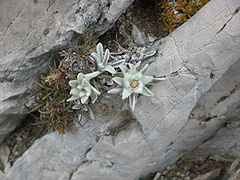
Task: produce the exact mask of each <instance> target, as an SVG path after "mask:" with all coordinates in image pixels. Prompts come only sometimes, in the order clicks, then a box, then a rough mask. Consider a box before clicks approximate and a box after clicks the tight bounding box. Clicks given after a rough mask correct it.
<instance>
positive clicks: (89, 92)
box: [67, 72, 100, 104]
mask: <svg viewBox="0 0 240 180" xmlns="http://www.w3.org/2000/svg"><path fill="white" fill-rule="evenodd" d="M97 75H99V72H94V73H90V74H86V75H84V74H82V73H79V74H78V75H77V79H76V80H72V81H69V85H70V86H71V87H72V89H71V91H70V94H71V95H72V97H70V98H69V99H68V100H67V101H75V100H80V101H81V103H82V104H87V103H88V102H89V98H91V101H92V103H94V102H95V101H96V100H97V98H98V96H99V95H100V92H99V91H98V90H97V89H96V88H94V87H93V86H92V85H91V84H90V82H89V81H90V79H92V78H94V77H96V76H97Z"/></svg>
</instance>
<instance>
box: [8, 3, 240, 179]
mask: <svg viewBox="0 0 240 180" xmlns="http://www.w3.org/2000/svg"><path fill="white" fill-rule="evenodd" d="M239 7H240V2H239V1H238V0H229V1H221V0H212V1H210V2H209V3H208V4H207V5H206V6H205V7H204V8H202V9H201V10H200V11H199V12H198V13H197V14H196V15H195V16H193V17H192V18H191V19H190V20H189V21H188V22H187V23H185V24H184V25H182V26H181V27H180V28H178V29H177V30H176V31H175V32H173V33H172V34H171V35H170V36H168V37H166V38H165V39H163V40H161V41H160V42H158V43H156V44H155V46H154V47H157V49H158V55H157V57H156V59H155V60H153V62H152V64H151V65H150V69H149V71H148V73H149V74H153V75H156V76H166V77H167V80H165V81H162V82H159V83H156V84H155V85H154V86H153V88H152V91H153V92H154V94H155V96H154V97H153V98H146V97H141V98H140V99H139V102H138V104H137V106H136V110H135V113H133V114H132V115H130V113H127V114H129V115H127V116H126V118H129V119H134V118H135V119H136V120H132V121H129V120H127V121H125V122H129V123H128V125H127V126H122V125H121V126H119V128H120V127H121V128H120V131H117V128H115V129H116V131H114V133H110V134H107V135H106V134H105V133H106V132H108V127H109V126H111V127H116V125H113V124H118V123H113V122H117V121H119V120H120V119H122V118H121V117H122V116H121V115H119V114H121V113H122V112H126V109H121V108H119V106H117V104H118V102H115V99H114V102H115V103H116V104H114V105H113V106H112V105H111V103H106V104H108V106H107V108H104V106H102V105H96V107H97V108H98V110H97V109H96V110H95V112H96V114H97V115H98V116H101V117H96V120H93V121H87V122H86V123H85V125H84V126H83V127H81V128H80V129H79V130H78V133H79V134H76V136H73V135H72V134H67V135H65V136H64V137H65V138H66V139H67V141H63V140H62V141H61V140H60V139H61V138H60V137H58V136H56V134H54V133H53V134H49V135H47V136H45V137H43V138H41V139H40V140H38V141H37V142H36V143H35V144H34V145H33V146H32V147H31V148H30V149H29V150H27V151H26V153H25V154H24V155H23V156H22V157H21V158H19V159H18V160H17V161H16V163H15V164H14V165H13V167H12V168H11V169H10V170H9V171H8V172H7V173H6V176H5V178H3V179H4V180H5V179H7V180H8V179H21V177H24V179H27V180H33V179H36V177H38V179H49V180H51V179H53V180H55V179H64V178H68V179H72V180H79V179H84V180H85V179H87V180H95V179H106V180H111V179H115V180H122V179H126V180H132V179H138V178H139V177H140V176H142V175H145V174H148V173H150V172H156V171H161V170H162V169H164V168H165V167H166V166H168V165H170V164H172V163H174V162H175V161H176V160H177V159H178V158H180V157H181V156H182V155H183V154H185V153H187V152H188V151H190V150H192V149H193V148H195V147H197V146H198V145H200V144H201V143H202V142H203V141H205V140H206V139H208V138H209V137H211V136H212V135H214V134H215V132H216V131H217V130H218V129H219V128H220V127H222V126H223V124H225V122H226V121H227V119H228V118H233V117H235V116H237V115H238V113H239V103H240V96H239V93H240V89H239V84H240V76H239V68H240V54H239V49H240V23H239V22H240V13H238V10H239ZM226 94H227V95H226ZM223 96H227V97H224V98H223ZM120 107H121V106H120ZM101 108H102V110H104V109H108V110H110V111H108V113H107V114H106V116H105V115H103V111H100V110H101ZM124 114H125V113H124ZM107 124H109V126H107ZM123 127H124V128H123ZM111 132H113V131H111ZM67 142H68V143H67ZM89 142H92V143H90V144H89ZM70 146H72V147H70ZM41 147H42V148H41ZM74 147H77V148H74ZM66 148H67V149H68V150H66ZM74 149H75V150H74ZM46 151H48V152H47V153H46ZM78 152H81V153H82V154H83V157H84V158H79V159H77V160H76V161H75V160H74V161H73V159H74V158H76V157H79V156H78V155H77V153H78ZM65 153H67V154H68V156H66V155H65ZM40 154H41V160H40ZM35 157H38V158H35ZM62 157H65V158H62ZM49 158H50V160H51V161H50V162H51V163H49V161H47V159H49ZM36 159H38V160H36ZM83 159H85V160H83ZM43 162H45V163H43ZM70 162H74V163H73V165H71V164H70ZM43 169H44V172H43Z"/></svg>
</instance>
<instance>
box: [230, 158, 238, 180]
mask: <svg viewBox="0 0 240 180" xmlns="http://www.w3.org/2000/svg"><path fill="white" fill-rule="evenodd" d="M227 175H228V176H229V178H228V179H229V180H238V179H240V159H236V160H235V161H234V162H233V163H232V165H231V166H230V168H229V170H228V172H227Z"/></svg>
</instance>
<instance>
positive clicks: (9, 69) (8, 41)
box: [0, 0, 133, 143]
mask: <svg viewBox="0 0 240 180" xmlns="http://www.w3.org/2000/svg"><path fill="white" fill-rule="evenodd" d="M132 1H133V0H120V1H111V2H108V1H107V0H99V1H96V0H81V1H77V0H69V1H64V2H63V1H61V0H50V1H49V0H41V1H39V0H19V1H17V2H16V1H14V0H3V1H1V6H0V17H1V18H0V24H1V25H0V59H1V62H0V143H1V142H2V141H3V139H4V138H5V137H6V136H7V135H8V134H9V133H10V132H11V131H13V130H14V129H15V128H16V127H17V126H18V125H19V124H20V123H21V120H22V119H23V118H24V117H25V115H26V114H27V113H28V111H29V109H27V108H26V106H29V105H30V104H31V102H32V100H31V95H32V91H33V89H34V88H35V86H36V83H35V82H36V81H37V79H38V77H39V75H40V74H41V73H42V72H44V71H45V70H46V69H47V68H48V65H49V63H50V59H51V56H52V55H53V54H54V52H55V51H56V50H58V49H59V48H64V47H66V46H67V43H68V41H69V40H71V38H72V37H73V35H74V34H75V32H76V33H78V34H80V35H81V34H83V33H84V32H85V31H86V30H92V31H94V33H95V34H96V35H100V34H103V33H104V32H106V31H107V30H108V29H109V28H111V27H112V25H113V24H114V22H115V21H116V20H117V19H118V17H119V16H120V15H121V14H122V13H123V12H124V11H125V10H126V8H127V7H128V6H129V5H130V4H131V2H132Z"/></svg>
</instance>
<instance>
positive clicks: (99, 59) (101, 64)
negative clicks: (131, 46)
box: [91, 43, 125, 74]
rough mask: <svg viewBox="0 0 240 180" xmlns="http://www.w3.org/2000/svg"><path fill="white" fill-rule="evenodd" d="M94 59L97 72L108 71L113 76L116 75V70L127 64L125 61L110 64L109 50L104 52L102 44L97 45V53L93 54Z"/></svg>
mask: <svg viewBox="0 0 240 180" xmlns="http://www.w3.org/2000/svg"><path fill="white" fill-rule="evenodd" d="M91 56H92V58H93V59H94V60H95V62H96V65H97V71H100V72H104V71H107V72H109V73H111V74H115V73H116V70H115V69H114V68H117V67H119V66H120V65H121V64H123V63H124V62H125V60H119V61H117V62H113V63H109V62H108V61H109V59H110V52H109V49H106V51H105V52H104V51H103V45H102V44H101V43H98V44H97V48H96V52H93V53H92V54H91Z"/></svg>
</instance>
